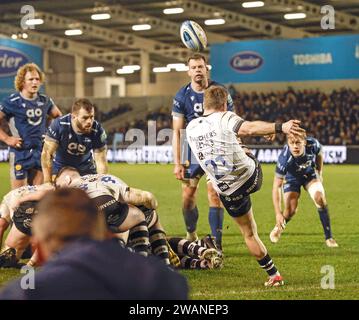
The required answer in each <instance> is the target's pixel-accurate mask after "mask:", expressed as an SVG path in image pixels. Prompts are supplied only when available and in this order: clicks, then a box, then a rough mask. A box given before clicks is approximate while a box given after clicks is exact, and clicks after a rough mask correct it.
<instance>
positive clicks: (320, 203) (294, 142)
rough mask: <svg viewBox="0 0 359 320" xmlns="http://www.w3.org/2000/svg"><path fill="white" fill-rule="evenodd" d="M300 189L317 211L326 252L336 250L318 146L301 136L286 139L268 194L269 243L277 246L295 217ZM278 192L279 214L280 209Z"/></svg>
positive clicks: (315, 142)
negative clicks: (270, 210) (272, 218)
mask: <svg viewBox="0 0 359 320" xmlns="http://www.w3.org/2000/svg"><path fill="white" fill-rule="evenodd" d="M301 187H304V189H305V190H306V191H307V192H308V193H309V195H310V197H311V199H312V200H313V202H314V204H315V206H316V207H317V210H318V213H319V218H320V221H321V223H322V226H323V230H324V235H325V243H326V245H327V246H328V247H330V248H335V247H338V244H337V242H336V241H335V240H334V239H333V235H332V230H331V225H330V218H329V213H328V205H327V200H326V197H325V191H324V187H323V152H322V146H321V144H320V143H319V141H318V140H317V139H315V138H313V137H304V136H293V135H289V136H288V143H287V145H285V146H284V148H283V150H282V152H281V153H280V155H279V158H278V162H277V166H276V170H275V176H274V180H273V190H272V198H273V205H274V211H275V215H276V225H275V227H274V228H273V230H272V232H271V233H270V240H271V241H272V242H273V243H277V242H278V241H279V238H280V236H281V234H282V232H283V230H284V229H285V227H286V224H287V223H288V222H289V221H290V220H291V219H292V218H293V216H294V215H295V213H296V211H297V207H298V200H299V197H300V190H301ZM282 190H283V192H284V209H283V210H282V209H281V199H282Z"/></svg>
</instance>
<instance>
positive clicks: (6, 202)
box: [0, 184, 54, 222]
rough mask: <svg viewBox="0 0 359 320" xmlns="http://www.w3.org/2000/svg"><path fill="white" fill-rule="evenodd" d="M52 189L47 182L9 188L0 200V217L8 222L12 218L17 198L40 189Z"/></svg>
mask: <svg viewBox="0 0 359 320" xmlns="http://www.w3.org/2000/svg"><path fill="white" fill-rule="evenodd" d="M52 189H54V188H53V187H52V186H51V185H49V184H40V185H35V186H29V185H27V186H23V187H20V188H17V189H14V190H11V191H10V192H8V193H7V194H6V195H5V196H4V198H3V200H2V202H1V207H0V208H1V209H0V215H1V217H2V218H4V219H6V220H7V221H8V222H10V221H9V219H12V216H13V214H14V209H15V206H16V205H17V204H18V200H19V199H20V198H21V197H23V196H25V195H28V194H30V193H34V192H37V191H42V190H52Z"/></svg>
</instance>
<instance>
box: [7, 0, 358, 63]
mask: <svg viewBox="0 0 359 320" xmlns="http://www.w3.org/2000/svg"><path fill="white" fill-rule="evenodd" d="M244 2H253V1H252V0H246V1H238V0H201V1H193V0H174V1H171V0H169V1H156V0H154V1H149V0H118V1H115V0H107V1H106V0H102V1H90V0H71V1H49V0H37V1H34V0H27V1H19V0H1V2H0V33H1V34H3V35H5V36H11V35H12V34H20V38H21V34H22V33H23V32H26V33H27V38H26V41H29V42H32V43H35V44H38V45H41V46H43V47H45V48H48V49H49V50H54V51H59V52H62V53H66V54H69V53H70V54H79V55H81V56H83V57H85V58H88V59H91V60H93V61H99V62H102V63H106V64H108V65H116V66H121V65H127V64H139V63H140V59H141V52H147V53H148V54H149V60H150V64H151V65H152V66H163V65H165V64H166V63H174V62H183V61H184V60H185V59H186V57H187V56H188V55H189V50H187V49H186V48H185V47H184V45H183V44H182V43H181V40H180V36H179V28H180V25H181V23H182V22H183V21H184V20H195V21H196V22H198V23H199V24H201V25H202V26H203V27H204V28H205V30H206V33H207V36H208V39H209V44H210V45H211V44H213V43H220V42H227V41H238V40H249V39H280V38H302V37H316V36H319V35H334V34H344V33H345V34H348V33H357V32H358V31H359V1H358V0H345V1H342V0H307V1H299V0H263V1H262V2H263V3H264V5H263V6H261V7H254V8H245V7H243V3H244ZM257 2H258V1H257ZM25 5H30V6H32V7H33V8H34V9H35V12H34V13H35V17H36V18H37V19H42V20H43V24H40V25H35V26H34V29H28V30H24V29H22V28H21V26H20V21H21V19H23V17H24V15H25V13H26V12H28V11H26V8H25V9H23V13H21V11H20V9H21V7H23V6H25ZM325 5H331V6H333V7H334V9H335V29H334V30H323V29H322V28H321V23H320V22H321V19H322V17H323V16H324V13H321V9H322V6H325ZM169 8H182V9H183V12H182V13H178V14H165V13H164V9H169ZM288 13H304V14H305V16H306V17H305V18H302V19H293V20H286V19H285V18H284V15H285V14H288ZM93 14H109V15H110V18H109V19H104V20H93V19H91V15H93ZM103 17H104V16H102V18H103ZM107 17H108V16H107ZM219 18H221V19H224V20H225V23H224V24H220V25H206V24H205V20H207V19H219ZM138 24H141V25H143V24H146V25H150V26H151V28H150V29H149V30H142V31H134V30H133V29H132V27H133V25H138ZM69 29H78V30H81V32H82V34H81V35H75V36H67V35H65V33H64V32H65V30H69ZM205 53H208V50H207V52H205Z"/></svg>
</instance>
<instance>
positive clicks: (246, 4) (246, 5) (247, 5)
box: [242, 1, 264, 8]
mask: <svg viewBox="0 0 359 320" xmlns="http://www.w3.org/2000/svg"><path fill="white" fill-rule="evenodd" d="M263 6H264V2H263V1H248V2H243V3H242V7H243V8H259V7H263Z"/></svg>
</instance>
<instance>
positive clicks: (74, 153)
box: [0, 55, 337, 286]
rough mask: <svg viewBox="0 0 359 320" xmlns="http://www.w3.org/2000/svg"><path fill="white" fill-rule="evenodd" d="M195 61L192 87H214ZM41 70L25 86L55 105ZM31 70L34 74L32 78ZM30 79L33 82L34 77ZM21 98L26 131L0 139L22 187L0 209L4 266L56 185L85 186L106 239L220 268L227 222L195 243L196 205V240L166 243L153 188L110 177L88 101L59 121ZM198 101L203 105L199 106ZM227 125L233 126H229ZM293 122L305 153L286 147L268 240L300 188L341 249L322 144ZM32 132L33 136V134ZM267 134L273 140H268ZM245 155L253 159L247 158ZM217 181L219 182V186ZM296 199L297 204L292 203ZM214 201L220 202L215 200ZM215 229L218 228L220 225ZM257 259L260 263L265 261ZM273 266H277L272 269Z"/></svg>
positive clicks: (181, 263)
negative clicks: (33, 142)
mask: <svg viewBox="0 0 359 320" xmlns="http://www.w3.org/2000/svg"><path fill="white" fill-rule="evenodd" d="M193 59H194V60H195V61H196V62H197V64H199V65H201V66H202V65H203V68H202V69H203V70H201V72H199V71H198V72H197V71H196V70H193V71H192V74H190V76H191V79H192V80H193V81H194V82H195V81H197V80H198V81H197V82H199V81H200V82H201V83H202V84H204V83H206V86H209V85H210V84H211V82H210V81H208V78H207V72H206V71H205V70H206V67H205V66H206V65H205V59H203V58H202V57H201V56H198V55H196V56H195V57H194V58H193ZM193 59H192V60H193ZM189 61H191V59H189ZM36 72H37V73H38V75H39V76H38V77H36ZM40 72H41V71H39V69H37V68H35V69H34V68H33V69H29V70H28V71H27V72H25V79H24V82H26V81H28V80H29V81H30V80H31V81H35V82H36V86H33V87H31V86H30V88H32V89H31V90H33V91H35V92H33V93H34V95H33V96H35V97H36V96H37V99H40V97H41V99H45V100H46V99H47V100H46V101H50V99H49V98H47V97H46V96H44V95H40V94H38V95H36V94H37V91H38V89H39V87H40V85H39V83H40V84H41V82H42V79H41V77H40ZM34 73H35V77H34V76H33V74H34ZM29 74H30V76H32V78H31V79H27V78H26V77H28V75H29ZM33 78H35V80H34V79H33ZM197 78H198V79H197ZM203 78H206V79H205V80H206V81H203ZM196 79H197V80H196ZM31 81H30V84H31ZM206 86H204V87H203V88H202V91H201V92H196V93H197V96H196V105H194V104H191V99H187V100H186V105H185V108H184V111H183V113H186V112H192V113H193V114H195V116H194V117H193V118H191V119H187V123H185V122H184V121H183V120H181V122H180V125H178V128H179V127H186V126H187V125H188V123H190V122H191V121H192V120H194V119H196V118H200V117H201V116H202V115H203V112H204V109H205V108H203V106H202V104H204V106H205V103H204V102H203V93H204V92H205V91H206V89H207V87H206ZM189 87H190V85H189ZM36 90H37V91H36ZM18 96H19V97H20V98H18V99H16V100H14V99H15V98H16V97H17V96H16V97H15V98H12V100H14V101H11V99H10V100H9V101H10V102H11V103H12V104H15V105H14V106H12V108H16V107H18V106H17V105H16V104H17V103H19V101H18V100H21V103H24V104H25V105H26V107H27V108H28V109H30V110H33V111H32V112H27V113H24V114H23V115H20V116H21V117H22V118H25V120H27V125H26V126H24V127H21V128H16V129H17V132H18V133H20V136H17V137H15V135H14V134H13V136H12V137H10V136H5V135H4V131H2V130H0V140H2V141H5V142H6V143H8V145H9V146H10V148H11V149H10V151H11V152H12V153H13V154H14V155H13V156H12V157H13V160H12V165H11V168H10V170H11V179H12V182H13V181H15V182H16V181H17V182H19V181H20V182H21V184H19V183H18V184H16V183H12V186H13V190H11V191H10V192H9V193H8V194H6V195H5V196H4V198H3V201H2V203H1V206H0V215H1V217H0V244H1V242H2V240H3V235H4V232H5V230H6V228H7V227H9V226H10V225H11V227H10V231H9V233H8V235H7V238H6V239H5V242H4V247H3V249H2V251H1V253H0V267H16V266H19V265H20V264H19V261H20V259H21V258H22V257H26V255H25V254H26V251H27V250H26V249H27V248H28V246H29V244H30V238H31V220H32V217H33V215H34V214H36V203H37V202H38V201H39V200H40V199H41V198H42V197H44V196H45V195H46V193H47V192H51V191H52V190H54V189H55V188H68V187H71V188H80V189H83V190H85V191H86V192H87V193H88V195H89V196H90V197H91V198H93V199H94V200H95V201H96V203H97V205H98V208H99V209H100V212H101V214H104V216H105V219H106V222H107V226H108V234H109V237H110V238H113V240H114V241H117V242H118V244H119V246H123V247H128V248H130V249H131V250H133V251H134V252H136V253H138V254H141V255H143V256H148V255H149V254H152V255H154V256H157V257H158V258H159V259H161V260H162V261H163V262H164V263H165V264H167V265H173V266H175V267H178V268H180V267H181V268H190V269H219V268H221V267H222V266H223V255H222V250H221V248H218V247H217V244H219V245H221V241H220V239H216V238H215V237H216V236H218V237H221V223H222V221H223V218H219V219H220V220H218V221H217V222H215V223H214V227H213V228H212V225H211V228H212V236H211V235H208V236H206V237H205V238H203V239H202V240H198V239H196V232H195V230H196V222H197V219H198V211H197V218H195V220H193V219H192V218H191V217H190V216H191V214H192V212H191V211H193V208H191V209H190V210H187V211H188V212H185V211H186V210H184V212H185V213H186V215H187V219H186V216H185V221H186V224H187V230H189V229H188V227H191V228H192V229H191V228H190V229H191V230H190V233H191V235H192V236H194V237H193V238H192V239H189V240H190V241H189V240H188V239H182V238H177V237H172V238H168V237H167V235H166V233H165V230H164V228H163V226H162V225H161V223H160V219H159V215H158V210H157V209H158V202H157V200H156V198H155V196H154V195H153V194H152V193H150V192H148V191H144V190H140V189H136V188H132V187H130V186H128V185H127V184H126V183H125V182H123V181H122V180H121V179H120V178H118V177H115V176H113V175H110V174H109V173H108V166H107V159H106V151H107V150H106V133H105V130H104V129H103V128H102V126H101V124H100V123H98V122H97V121H96V120H94V107H93V105H92V104H91V102H90V101H88V100H87V99H79V100H77V101H76V102H75V103H74V105H73V108H72V111H71V113H69V114H67V115H65V116H62V114H61V112H60V111H58V108H57V107H56V109H55V110H57V111H56V112H53V113H51V111H49V110H53V108H55V106H54V104H53V103H52V104H51V105H49V106H48V110H47V112H41V115H40V112H36V109H34V108H38V106H39V104H37V106H34V104H33V100H31V101H30V100H26V99H25V98H24V95H18ZM197 100H198V101H197ZM199 100H201V101H200V102H199ZM51 101H52V100H51ZM226 101H228V96H226ZM10 102H9V103H8V104H7V105H5V107H4V104H2V105H1V106H0V118H6V119H7V120H9V119H11V118H12V117H19V115H18V114H15V113H11V110H12V109H11V105H10ZM199 104H201V108H198V105H199ZM226 105H227V103H226ZM176 108H177V109H178V103H177V104H176V105H175V106H174V111H176V112H175V113H174V115H175V116H176V117H177V120H176V121H177V122H178V121H179V120H178V117H179V113H180V112H182V111H181V110H182V109H181V110H177V109H176ZM191 110H192V111H191ZM225 110H226V109H224V110H222V111H223V112H227V111H225ZM194 111H195V112H194ZM192 113H191V114H192ZM47 114H49V115H52V116H53V117H54V118H56V119H55V120H53V121H52V123H51V125H50V126H49V128H48V129H47V131H45V129H46V128H45V125H44V123H45V119H46V116H47ZM33 115H36V116H37V118H36V119H28V118H29V116H33ZM231 118H232V116H231V114H230V116H229V119H231ZM35 120H36V121H35ZM232 120H237V118H233V119H232ZM232 122H233V121H232ZM243 122H245V121H244V120H243V119H239V120H238V121H237V122H236V123H234V122H233V123H234V125H235V126H234V127H235V129H236V130H237V131H235V134H236V135H237V138H240V132H244V131H243V130H242V131H241V129H240V127H241V126H243ZM15 123H16V121H15ZM40 124H41V125H40ZM228 124H230V121H229V122H228ZM284 125H285V124H275V125H274V124H273V128H272V127H268V128H269V129H268V130H267V131H266V132H264V133H263V132H262V131H263V130H262V131H261V130H259V129H258V130H259V131H258V132H259V134H262V135H265V134H272V135H273V134H276V133H278V132H282V129H283V128H284V127H283V126H284ZM291 125H292V127H291V129H288V130H287V129H286V132H285V133H286V134H288V139H292V140H293V139H294V140H295V141H297V140H300V143H298V142H295V143H297V144H298V145H299V144H300V148H299V149H300V150H297V149H298V148H296V149H295V148H294V147H293V148H291V147H288V146H285V147H284V149H283V152H282V156H281V157H280V159H279V161H278V164H277V169H276V177H275V184H274V187H273V203H274V208H275V213H276V226H275V227H274V229H273V231H272V232H271V236H270V238H271V241H272V242H278V240H279V237H280V235H281V233H282V232H283V230H284V228H285V226H286V224H287V223H288V222H289V220H290V218H291V217H292V216H293V215H294V213H295V209H296V206H290V204H293V203H294V202H295V203H296V204H297V202H298V199H299V195H300V189H301V187H302V186H303V187H304V188H305V189H306V190H307V191H308V192H309V193H310V195H311V197H312V199H313V201H314V203H315V205H316V206H317V208H318V212H319V214H320V220H321V222H322V224H323V228H324V231H325V237H326V244H327V246H328V247H336V246H337V244H336V242H335V240H334V239H333V236H332V233H331V228H330V220H329V215H328V210H327V204H326V200H325V196H324V188H323V185H322V180H321V176H322V169H323V165H322V158H321V148H320V145H319V142H317V141H316V140H315V139H312V140H311V138H306V137H305V133H304V130H303V129H299V121H297V122H293V121H292V122H291ZM33 127H36V128H37V131H36V134H35V135H37V136H40V141H41V137H42V136H43V135H44V136H45V137H44V139H43V148H42V150H41V153H36V154H30V159H31V160H32V161H30V162H29V160H28V157H27V158H26V157H25V156H24V154H28V153H29V152H30V150H29V148H28V147H27V138H26V137H29V136H31V137H33V136H34V128H33ZM192 127H193V125H192ZM283 132H284V130H283ZM30 133H32V135H31V134H30ZM269 137H271V136H270V135H269ZM293 137H294V138H293ZM237 140H238V139H237ZM292 140H289V142H290V143H291V141H292ZM238 141H240V140H238ZM313 141H314V143H317V144H318V145H317V148H313ZM290 143H289V145H290ZM239 145H240V147H241V148H242V147H243V145H241V144H239ZM174 147H175V149H178V148H179V147H178V146H177V144H176V145H175V146H174ZM242 156H243V157H242V158H243V161H246V163H247V162H248V163H249V162H251V167H252V161H254V159H253V156H252V155H250V153H249V152H248V150H245V152H244V153H243V155H242ZM247 157H248V158H250V159H247ZM40 158H41V165H39V160H40ZM240 161H242V160H240ZM199 162H200V161H199ZM175 165H176V166H177V167H176V168H175V169H176V170H177V171H176V170H175V175H176V177H177V179H180V180H184V179H185V177H184V169H185V168H183V166H179V164H178V163H176V164H175ZM253 166H254V165H253ZM39 168H42V171H41V170H39ZM33 169H36V170H37V171H40V172H42V173H43V178H42V179H38V180H36V181H30V180H29V179H28V180H26V178H28V177H30V176H29V175H27V174H26V172H29V171H30V170H33ZM202 169H203V172H202V173H201V174H200V176H202V175H203V174H204V172H206V174H207V175H208V177H209V178H211V172H208V170H205V169H206V168H205V167H203V168H202ZM224 170H225V171H227V172H228V168H224ZM37 173H38V172H37ZM200 176H199V177H200ZM223 177H224V175H223V176H221V177H219V176H218V175H215V177H214V178H213V179H210V181H211V182H212V183H213V184H215V183H216V182H218V181H219V180H221V179H222V178H223ZM190 178H192V177H190ZM224 178H225V177H224ZM198 179H199V178H198ZM217 180H218V181H217ZM284 180H285V182H284V192H285V194H284V205H285V207H284V210H281V208H280V205H279V203H280V201H281V199H280V198H279V199H278V194H279V192H278V190H280V188H281V187H282V184H283V181H284ZM35 182H36V183H35ZM197 182H198V181H197ZM219 183H221V182H220V181H219ZM18 186H19V187H18ZM190 186H192V185H190ZM259 188H260V186H259ZM259 188H258V189H259ZM196 190H197V185H195V186H194V187H193V188H192V189H191V190H190V193H191V196H193V197H194V196H195V192H196ZM222 191H225V190H221V189H220V188H219V189H218V188H217V189H216V194H217V195H216V199H217V198H218V196H219V198H221V199H222V198H223V196H224V197H225V196H228V194H225V193H224V194H221V192H222ZM209 192H210V193H213V188H212V187H211V188H209ZM212 198H213V197H212ZM293 199H295V200H296V201H293ZM214 202H215V203H217V202H216V201H214ZM210 203H211V201H210ZM194 205H195V204H194ZM216 207H217V204H216ZM220 207H222V205H218V208H220ZM194 208H196V207H194ZM184 209H185V208H184ZM187 209H188V208H187ZM216 210H217V209H216ZM218 210H219V209H218ZM192 220H193V221H192ZM215 224H217V226H216V225H215ZM218 240H219V241H218ZM259 241H260V240H259ZM259 244H260V243H259ZM248 247H249V248H250V245H248ZM264 249H265V248H264ZM250 251H251V249H250ZM267 256H268V255H267ZM267 256H266V257H267ZM263 259H264V258H263ZM263 259H262V260H263ZM258 261H259V262H260V260H258ZM268 261H269V260H268ZM270 262H271V260H270ZM37 264H38V257H37V255H36V252H34V253H32V256H31V259H30V260H29V262H28V265H31V266H36V265H37ZM262 264H263V266H262ZM260 265H261V267H262V268H263V269H265V270H266V271H267V272H268V270H267V269H272V268H273V267H274V265H273V266H272V265H271V266H270V267H268V265H267V261H264V260H263V261H261V262H260ZM274 269H276V268H275V267H274ZM274 269H273V270H274ZM268 273H269V272H268ZM269 274H270V273H269ZM282 284H284V282H283V281H282V278H280V280H279V281H274V282H273V281H272V282H271V281H269V282H266V285H267V286H279V285H282Z"/></svg>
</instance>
